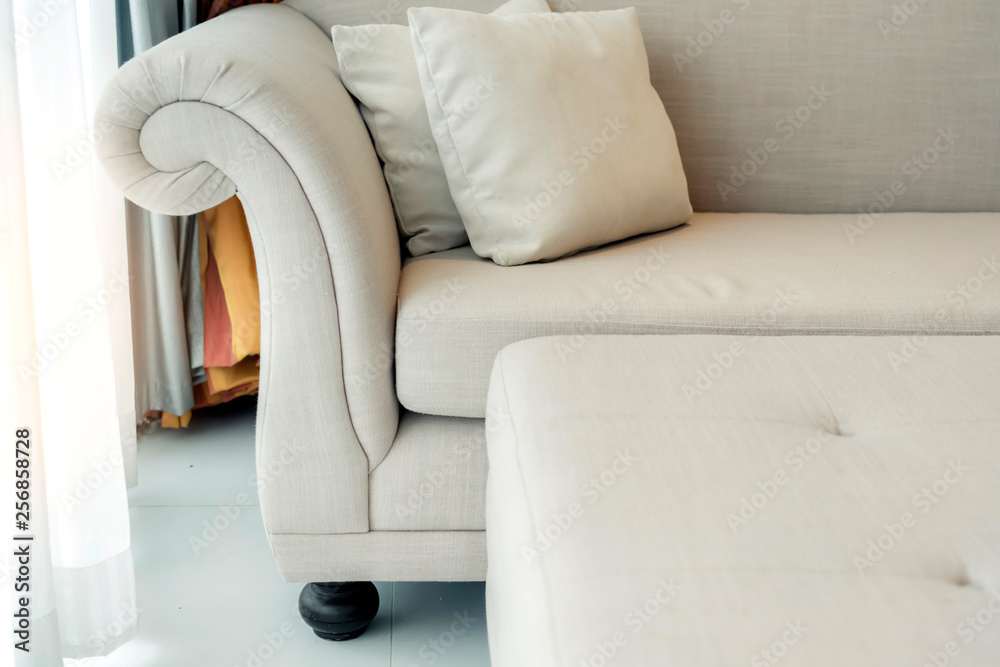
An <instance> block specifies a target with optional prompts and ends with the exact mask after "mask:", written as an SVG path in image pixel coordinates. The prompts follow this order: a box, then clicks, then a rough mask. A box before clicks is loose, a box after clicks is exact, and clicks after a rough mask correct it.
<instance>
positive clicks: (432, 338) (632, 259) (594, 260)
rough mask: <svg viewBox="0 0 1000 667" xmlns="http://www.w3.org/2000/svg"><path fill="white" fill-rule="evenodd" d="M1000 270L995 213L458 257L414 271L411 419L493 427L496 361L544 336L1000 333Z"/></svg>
mask: <svg viewBox="0 0 1000 667" xmlns="http://www.w3.org/2000/svg"><path fill="white" fill-rule="evenodd" d="M860 224H862V225H863V224H864V223H863V222H861V223H860ZM998 261H1000V215H998V214H993V213H989V214H972V213H962V214H948V215H944V214H924V213H892V214H885V215H883V216H880V217H879V218H878V220H877V221H874V224H873V225H872V226H867V228H862V227H860V226H859V219H858V216H854V215H828V216H807V215H772V214H731V213H696V214H695V216H694V218H693V219H692V220H691V223H690V224H689V225H687V226H684V227H681V228H679V229H675V230H673V231H669V232H664V233H661V234H652V235H647V236H644V237H640V238H636V239H631V240H629V241H626V242H624V243H619V244H616V245H614V246H611V247H607V248H602V249H600V250H597V251H593V252H587V253H583V254H580V255H577V256H575V257H569V258H566V259H563V260H560V261H558V262H552V263H543V264H532V265H527V266H518V267H506V268H505V267H498V266H496V265H494V264H493V263H492V262H489V261H485V260H482V259H480V258H479V257H477V256H476V255H475V254H474V253H473V252H471V251H470V250H469V249H468V248H458V249H455V250H451V251H448V252H446V253H439V254H436V255H431V256H428V257H423V258H418V259H414V260H411V261H409V262H407V264H406V265H405V266H404V268H403V274H402V277H401V279H400V287H399V316H398V320H397V323H396V391H397V394H398V396H399V400H400V402H401V403H402V404H403V405H404V406H405V407H406V408H408V409H410V410H414V411H417V412H424V413H429V414H438V415H450V416H458V417H483V416H484V415H485V405H486V389H487V383H488V381H489V373H490V369H491V368H492V366H493V359H494V358H495V356H496V354H497V352H499V351H500V350H501V349H502V348H503V347H504V346H506V345H509V344H510V343H513V342H516V341H518V340H523V339H526V338H534V337H537V336H549V335H570V336H582V335H585V334H675V333H676V334H681V333H746V334H759V335H777V334H781V333H797V334H813V335H815V334H837V335H877V336H885V335H911V336H915V337H916V338H915V339H914V340H915V341H916V343H915V344H923V342H924V338H923V337H924V336H927V335H945V334H1000V264H998ZM575 351H576V348H575V347H574V346H573V345H570V346H569V347H568V348H567V349H566V350H564V351H563V353H562V354H563V356H571V355H573V354H574V353H575Z"/></svg>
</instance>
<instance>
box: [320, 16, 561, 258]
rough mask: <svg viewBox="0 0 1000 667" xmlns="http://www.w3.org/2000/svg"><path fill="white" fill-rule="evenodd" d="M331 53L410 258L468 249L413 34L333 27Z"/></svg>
mask: <svg viewBox="0 0 1000 667" xmlns="http://www.w3.org/2000/svg"><path fill="white" fill-rule="evenodd" d="M548 11H549V6H548V5H547V4H546V3H545V0H510V2H507V3H506V4H504V5H501V6H500V7H499V8H497V9H496V10H495V11H494V14H496V15H505V14H509V13H523V12H548ZM333 45H334V47H335V48H336V50H337V61H338V63H339V65H340V74H341V80H342V81H343V83H344V87H345V88H347V90H348V91H349V92H350V93H351V95H353V96H354V97H355V98H356V99H357V100H358V102H359V105H360V110H361V117H362V118H363V119H364V121H365V124H366V125H367V126H368V131H369V132H370V133H371V135H372V141H373V142H374V144H375V151H376V152H377V153H378V156H379V158H381V160H382V162H383V163H384V167H383V172H384V174H385V182H386V185H387V186H388V188H389V195H390V198H391V199H392V205H393V209H394V210H395V213H396V222H397V223H398V225H399V230H400V233H401V234H402V235H403V237H404V238H405V239H406V247H407V249H408V250H409V251H410V254H411V255H414V256H416V255H423V254H426V253H429V252H437V251H439V250H447V249H449V248H455V247H457V246H460V245H464V244H466V243H468V240H469V239H468V236H466V234H465V228H464V227H463V226H462V219H461V217H460V216H459V214H458V210H457V209H456V208H455V204H454V202H453V201H452V199H451V194H450V193H449V191H448V182H447V180H446V179H445V175H444V168H443V167H442V166H441V159H440V158H439V157H438V152H437V145H436V144H435V142H434V137H433V135H432V134H431V126H430V123H429V121H428V120H427V111H426V108H425V107H424V98H423V94H422V93H421V91H420V77H419V75H418V74H417V65H416V62H415V61H414V58H413V46H412V45H411V43H410V31H409V29H407V27H406V26H398V25H381V24H379V25H362V26H343V25H336V26H333Z"/></svg>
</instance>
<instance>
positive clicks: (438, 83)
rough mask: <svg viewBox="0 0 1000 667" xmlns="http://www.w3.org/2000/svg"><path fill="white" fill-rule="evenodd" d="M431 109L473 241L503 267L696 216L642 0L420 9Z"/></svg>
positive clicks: (412, 16)
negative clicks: (498, 11) (595, 5)
mask: <svg viewBox="0 0 1000 667" xmlns="http://www.w3.org/2000/svg"><path fill="white" fill-rule="evenodd" d="M407 15H408V17H409V20H410V34H411V36H412V38H413V48H414V52H415V54H416V58H417V69H418V71H419V72H420V82H421V87H422V89H423V93H424V101H425V102H426V105H427V113H428V116H429V118H430V122H431V127H432V128H434V136H435V139H436V141H437V145H438V151H439V153H440V155H441V161H442V164H443V165H444V170H445V174H446V176H447V177H448V185H449V187H450V189H451V193H452V196H453V198H454V200H455V205H456V206H457V207H458V210H459V212H460V213H461V215H462V221H463V222H464V223H465V229H466V231H467V232H468V234H469V239H470V241H471V242H472V247H473V249H474V250H475V251H476V253H477V254H478V255H480V256H482V257H489V258H491V259H492V260H493V261H494V262H496V263H497V264H501V265H504V266H509V265H515V264H523V263H526V262H531V261H536V260H543V259H553V258H557V257H561V256H563V255H567V254H570V253H574V252H577V251H579V250H582V249H584V248H590V247H595V246H599V245H602V244H605V243H610V242H612V241H617V240H620V239H623V238H627V237H629V236H633V235H636V234H641V233H645V232H651V231H656V230H662V229H667V228H669V227H672V226H676V225H678V224H681V223H683V222H685V221H687V220H688V219H689V218H690V217H691V204H690V202H689V199H688V193H687V181H686V179H685V177H684V170H683V168H682V167H681V159H680V153H679V152H678V150H677V140H676V137H675V136H674V131H673V127H672V126H671V124H670V120H669V119H668V118H667V113H666V111H665V110H664V107H663V102H662V100H661V99H660V97H659V95H658V94H657V92H656V90H655V89H654V88H653V86H652V84H651V83H650V78H649V62H648V59H647V55H646V49H645V47H644V45H643V41H642V35H641V33H640V32H639V24H638V19H637V16H636V11H635V9H624V10H616V11H605V12H569V13H565V14H560V13H550V14H520V15H513V16H504V17H498V16H489V15H481V14H474V13H471V12H462V11H457V10H447V9H436V8H420V9H410V10H409V12H408V13H407Z"/></svg>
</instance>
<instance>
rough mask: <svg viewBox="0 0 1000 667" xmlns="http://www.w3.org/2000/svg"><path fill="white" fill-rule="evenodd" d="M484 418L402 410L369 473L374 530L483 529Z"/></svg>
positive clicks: (484, 510)
mask: <svg viewBox="0 0 1000 667" xmlns="http://www.w3.org/2000/svg"><path fill="white" fill-rule="evenodd" d="M483 424H484V422H483V420H482V419H451V418H449V417H434V416H430V415H420V414H415V413H412V412H404V413H403V414H402V415H401V417H400V420H399V432H398V433H397V434H396V441H395V443H394V444H393V446H392V449H390V450H389V454H388V455H387V456H386V457H385V459H383V460H382V463H380V464H379V466H378V467H377V468H375V470H373V471H372V473H371V475H370V476H369V489H370V501H369V502H370V513H371V529H372V530H388V531H393V530H482V529H483V528H484V527H485V526H486V506H485V500H486V495H485V493H484V489H485V488H486V432H485V430H484V428H483Z"/></svg>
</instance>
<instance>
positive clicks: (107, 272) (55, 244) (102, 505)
mask: <svg viewBox="0 0 1000 667" xmlns="http://www.w3.org/2000/svg"><path fill="white" fill-rule="evenodd" d="M114 20H115V19H114V6H113V3H110V2H105V1H102V0H93V1H92V2H88V0H76V1H74V0H0V34H2V37H3V39H2V40H0V41H2V42H3V45H2V47H0V48H2V49H3V50H2V63H0V112H2V114H3V115H2V118H0V139H2V145H0V147H2V155H0V174H2V190H0V215H2V220H0V281H2V282H0V323H2V324H0V363H2V364H3V375H2V376H0V383H2V385H0V389H2V392H3V393H2V396H0V417H2V422H0V426H2V431H0V441H2V442H3V447H4V453H3V455H2V456H3V459H4V465H3V468H2V470H3V479H2V480H0V490H2V493H3V498H5V499H9V498H12V497H13V493H14V489H13V488H12V484H13V471H12V468H13V466H11V465H10V463H8V462H10V461H12V459H13V449H14V443H15V432H16V430H17V429H29V430H30V459H31V467H30V481H31V485H30V491H31V515H30V522H29V523H30V525H29V527H28V529H27V530H25V531H23V532H20V533H19V535H20V536H22V537H24V536H34V540H33V541H31V542H30V543H29V544H30V549H31V565H32V570H31V578H32V579H31V591H30V594H26V593H16V594H12V595H5V596H3V598H4V599H3V601H2V604H3V605H4V607H5V608H4V609H3V612H4V614H5V615H6V614H7V613H15V612H16V611H17V609H18V607H19V605H18V598H19V597H21V596H23V595H29V597H30V601H31V604H30V610H31V626H30V629H31V649H32V651H31V653H25V652H22V651H18V650H13V658H14V660H13V662H14V664H16V665H19V666H21V665H30V666H31V667H42V666H44V667H50V666H54V665H62V664H63V658H83V657H87V656H94V655H106V654H107V653H109V652H110V651H112V650H113V649H114V648H116V647H117V646H119V645H120V644H122V643H124V642H125V641H127V640H128V639H129V638H131V637H132V636H133V635H134V633H135V629H136V627H137V623H138V618H137V616H138V610H137V609H136V606H135V584H134V574H133V568H132V554H131V550H130V534H129V523H128V505H127V497H126V490H125V489H126V457H129V458H130V459H131V460H134V448H135V423H136V422H135V414H134V408H133V393H134V388H133V381H132V347H131V330H130V325H129V294H128V285H129V277H128V270H127V256H126V246H125V233H124V205H123V201H122V198H121V196H120V195H118V194H116V192H115V190H114V189H113V187H112V186H111V184H110V182H108V181H107V179H106V177H105V175H104V173H103V171H102V170H101V169H100V168H99V165H98V164H97V161H96V158H95V157H94V152H95V151H94V145H95V143H96V142H97V141H99V140H100V138H101V136H100V135H101V128H96V130H95V129H93V128H92V120H93V116H92V114H93V109H94V104H95V97H96V94H97V93H98V92H99V91H100V90H101V89H102V88H103V86H104V84H105V83H106V82H107V80H108V79H109V78H110V76H111V74H112V73H113V72H114V70H115V68H116V66H117V54H116V47H115V23H114ZM8 36H12V38H11V39H8ZM13 525H14V516H13V513H12V512H11V509H10V503H9V502H5V503H4V526H5V528H8V529H9V528H10V527H11V526H13ZM11 543H12V542H11V541H10V540H9V539H8V540H7V541H5V543H4V545H3V547H2V548H3V551H4V552H5V553H7V558H8V561H7V562H5V563H4V565H5V566H6V567H7V569H6V570H5V572H4V575H5V576H4V579H5V580H6V581H7V585H8V588H10V587H11V586H10V585H11V583H13V581H12V580H13V578H14V575H15V574H16V573H17V569H16V567H15V569H10V567H11V566H12V565H16V563H12V562H10V560H9V559H10V553H11V552H12V549H10V548H9V545H10V544H11ZM11 606H12V607H13V609H11V608H10V607H11ZM5 617H6V618H10V617H9V616H5ZM10 646H11V644H10V643H7V644H6V646H5V647H4V648H3V649H2V653H0V664H11V661H9V660H8V656H9V655H10V653H9V652H8V651H11V649H10V648H8V647H10Z"/></svg>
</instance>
